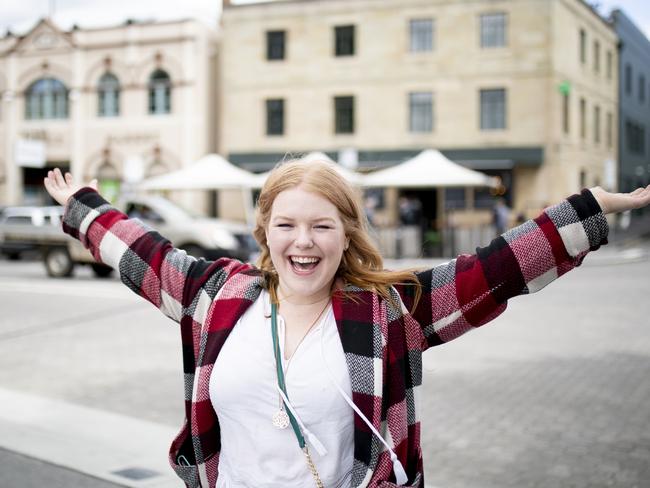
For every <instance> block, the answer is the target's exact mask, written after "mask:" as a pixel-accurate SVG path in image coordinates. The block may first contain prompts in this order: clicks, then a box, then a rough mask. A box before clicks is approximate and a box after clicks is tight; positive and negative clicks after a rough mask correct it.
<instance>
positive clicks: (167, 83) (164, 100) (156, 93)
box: [149, 69, 172, 115]
mask: <svg viewBox="0 0 650 488" xmlns="http://www.w3.org/2000/svg"><path fill="white" fill-rule="evenodd" d="M171 92H172V83H171V80H170V78H169V75H168V74H167V72H165V71H163V70H161V69H157V70H156V71H154V72H153V73H152V74H151V76H150V77H149V113H150V114H154V115H160V114H168V113H170V112H171V98H172V96H171V95H172V93H171Z"/></svg>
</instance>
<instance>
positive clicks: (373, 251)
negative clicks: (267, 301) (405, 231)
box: [253, 159, 421, 306]
mask: <svg viewBox="0 0 650 488" xmlns="http://www.w3.org/2000/svg"><path fill="white" fill-rule="evenodd" d="M297 187H301V188H302V189H304V190H307V191H310V192H312V193H315V194H317V195H320V196H321V197H323V198H325V199H327V200H328V201H329V202H331V203H332V204H333V205H334V206H335V207H336V208H337V210H338V212H339V216H340V218H341V221H342V222H343V229H344V232H345V236H346V238H347V239H348V240H349V246H348V248H347V249H346V250H345V251H344V252H343V256H342V257H341V263H340V264H339V268H338V270H337V272H336V275H335V279H336V278H340V279H342V280H343V282H344V283H345V284H351V285H354V286H357V287H359V288H362V289H366V290H371V291H374V292H376V293H378V294H379V295H380V296H381V297H383V298H384V299H386V300H389V301H390V302H393V300H392V299H391V296H390V292H389V288H390V287H391V286H392V285H396V284H407V283H408V284H412V285H415V301H414V304H415V303H417V301H418V298H419V296H420V293H421V290H420V285H419V282H418V280H417V278H416V277H415V274H414V273H413V272H412V271H387V270H385V269H384V267H383V260H382V257H381V254H379V251H378V249H377V247H376V246H375V244H374V243H373V242H372V239H371V237H370V234H369V233H368V219H367V218H366V215H365V212H364V211H363V206H362V204H361V196H360V192H359V191H358V190H355V189H354V188H353V187H352V186H351V185H350V184H349V183H348V182H347V180H346V179H345V178H344V177H343V176H341V175H340V174H339V172H338V171H337V170H336V168H335V166H334V164H333V163H329V162H326V161H304V160H301V159H294V160H292V161H287V162H283V163H280V164H279V165H278V166H276V167H275V169H273V171H271V174H270V175H269V177H268V178H267V180H266V182H265V183H264V186H263V187H262V191H261V193H260V196H259V199H258V201H257V210H256V223H255V229H254V230H253V235H254V236H255V239H256V240H257V242H258V243H259V245H260V249H261V252H260V256H259V259H258V261H257V265H258V267H259V268H260V269H261V270H262V272H263V274H264V277H265V286H266V288H267V289H268V290H269V292H270V294H271V297H272V299H273V301H274V302H277V300H278V297H277V285H278V274H277V272H276V270H275V267H274V266H273V262H272V261H271V254H270V251H269V246H268V242H267V240H266V229H267V227H268V225H269V220H270V218H271V210H272V208H273V202H274V201H275V198H276V197H277V196H278V195H279V194H280V193H281V192H283V191H285V190H289V189H291V188H297ZM394 305H395V304H394ZM413 306H415V305H413Z"/></svg>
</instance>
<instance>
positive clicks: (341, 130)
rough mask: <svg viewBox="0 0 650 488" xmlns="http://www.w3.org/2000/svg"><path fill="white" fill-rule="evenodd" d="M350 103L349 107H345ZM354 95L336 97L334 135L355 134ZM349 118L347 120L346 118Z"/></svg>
mask: <svg viewBox="0 0 650 488" xmlns="http://www.w3.org/2000/svg"><path fill="white" fill-rule="evenodd" d="M348 102H349V105H347V106H344V105H345V104H347V103H348ZM354 115H355V114H354V95H337V96H335V97H334V134H342V135H344V134H354V130H355V127H354V125H355V124H354V122H355V120H354ZM346 117H347V118H346Z"/></svg>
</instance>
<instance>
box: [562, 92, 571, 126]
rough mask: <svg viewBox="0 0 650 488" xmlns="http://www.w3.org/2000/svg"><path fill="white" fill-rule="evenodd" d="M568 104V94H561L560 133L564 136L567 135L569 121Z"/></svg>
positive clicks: (569, 101)
mask: <svg viewBox="0 0 650 488" xmlns="http://www.w3.org/2000/svg"><path fill="white" fill-rule="evenodd" d="M570 103H571V100H570V99H569V94H568V93H563V94H562V131H563V132H564V133H565V134H568V133H569V120H570V110H569V109H570Z"/></svg>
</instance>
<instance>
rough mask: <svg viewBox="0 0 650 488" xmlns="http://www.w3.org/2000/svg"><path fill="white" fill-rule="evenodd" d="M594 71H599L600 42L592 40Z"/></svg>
mask: <svg viewBox="0 0 650 488" xmlns="http://www.w3.org/2000/svg"><path fill="white" fill-rule="evenodd" d="M594 71H595V72H596V73H600V43H599V42H598V41H594Z"/></svg>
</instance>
